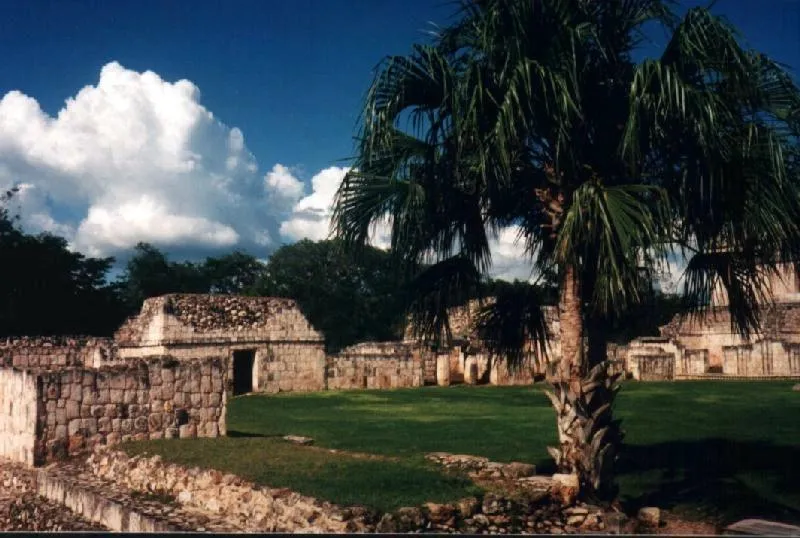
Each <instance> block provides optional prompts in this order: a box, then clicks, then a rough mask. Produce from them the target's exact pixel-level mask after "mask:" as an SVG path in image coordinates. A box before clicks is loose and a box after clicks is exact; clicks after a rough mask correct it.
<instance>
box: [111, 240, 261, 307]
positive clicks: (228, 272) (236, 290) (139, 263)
mask: <svg viewBox="0 0 800 538" xmlns="http://www.w3.org/2000/svg"><path fill="white" fill-rule="evenodd" d="M264 271H265V266H264V264H263V263H261V262H259V261H258V260H257V259H256V258H255V257H254V256H251V255H249V254H244V253H242V252H238V251H237V252H233V253H231V254H226V255H224V256H220V257H217V258H214V257H208V258H206V259H205V261H203V262H198V263H195V262H189V261H184V262H172V261H169V260H168V259H167V256H166V255H165V254H164V253H163V252H161V251H160V250H159V249H157V248H156V247H154V246H153V245H150V244H147V243H139V244H138V245H136V248H135V249H134V254H133V256H132V257H131V259H130V260H128V263H127V265H126V269H125V273H124V275H123V277H122V279H121V280H120V285H121V286H122V288H123V289H124V295H125V302H126V304H127V307H128V310H129V311H130V312H131V313H134V312H136V311H138V309H139V308H140V307H141V305H142V302H143V301H144V300H145V299H147V298H148V297H155V296H157V295H163V294H165V293H230V294H242V295H252V294H254V293H255V288H254V286H255V283H256V281H257V280H258V279H259V278H260V276H261V275H262V274H263V273H264Z"/></svg>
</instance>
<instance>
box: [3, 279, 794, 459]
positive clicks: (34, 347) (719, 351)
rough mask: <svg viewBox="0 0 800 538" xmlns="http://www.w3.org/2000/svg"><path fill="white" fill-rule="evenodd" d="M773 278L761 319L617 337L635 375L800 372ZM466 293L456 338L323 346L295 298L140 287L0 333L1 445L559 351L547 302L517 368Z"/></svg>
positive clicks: (52, 451)
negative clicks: (113, 322)
mask: <svg viewBox="0 0 800 538" xmlns="http://www.w3.org/2000/svg"><path fill="white" fill-rule="evenodd" d="M779 284H780V286H783V287H780V288H778V283H776V289H777V292H776V293H775V297H776V302H775V304H774V305H770V306H767V307H765V309H764V311H763V315H762V330H761V332H760V333H758V334H756V335H754V336H753V337H752V338H751V340H750V341H744V340H742V339H741V338H740V337H739V336H738V335H736V334H735V333H734V332H733V331H732V330H731V326H730V322H729V318H728V317H727V313H726V311H725V308H724V306H722V305H717V306H715V307H714V308H713V309H712V311H711V312H710V313H709V314H708V315H706V316H704V317H701V318H697V319H689V320H684V319H680V318H676V319H674V320H673V321H672V322H671V323H669V324H668V325H666V326H665V327H662V330H661V336H660V337H648V338H639V339H637V340H634V341H633V342H630V343H629V344H628V345H625V346H617V347H612V349H611V350H610V354H611V356H612V357H611V358H612V359H613V362H614V364H615V368H620V369H624V370H625V371H626V372H628V373H629V374H630V375H631V376H632V377H634V378H636V379H642V380H650V379H696V378H709V377H722V378H735V377H747V378H752V377H758V378H782V377H800V294H798V293H797V289H798V288H797V282H796V281H795V280H790V279H788V278H787V279H785V280H780V281H779ZM477 309H478V303H477V302H475V301H472V302H470V303H469V304H467V305H465V306H463V307H459V308H455V309H452V310H451V316H450V318H451V320H450V321H451V330H452V334H453V335H454V341H453V345H452V346H451V347H450V348H449V349H444V350H443V349H438V350H435V349H431V348H428V347H425V346H423V345H421V343H419V342H417V341H415V340H414V339H413V338H411V337H410V333H407V334H406V338H405V340H404V341H401V342H366V343H361V344H357V345H354V346H351V347H348V348H345V349H343V350H341V351H340V352H339V353H336V354H326V353H325V349H324V338H323V335H322V334H320V333H319V331H317V330H315V329H314V328H313V327H312V326H311V325H310V323H309V322H308V320H307V319H306V318H305V317H304V316H303V314H302V313H301V312H300V310H299V308H298V307H297V304H296V303H295V302H294V301H292V300H290V299H280V298H268V297H241V296H226V295H193V294H171V295H165V296H161V297H153V298H150V299H147V300H146V301H145V302H144V304H143V306H142V309H141V312H140V313H139V315H137V316H134V317H132V318H130V319H128V320H127V321H126V322H125V323H124V324H123V325H122V326H121V327H120V328H119V330H118V331H117V332H116V334H115V335H114V337H113V338H91V337H36V338H33V337H14V338H7V339H6V340H5V341H0V456H5V457H8V458H10V459H12V460H15V461H20V462H24V463H26V464H29V465H41V464H44V463H46V462H48V461H51V460H55V459H59V458H62V457H64V456H66V455H69V454H75V453H78V452H80V451H83V450H85V449H88V448H90V447H92V446H94V445H97V444H115V443H118V442H121V441H128V440H144V439H160V438H176V437H181V438H186V437H216V436H220V435H225V434H226V423H225V410H226V405H227V400H228V398H230V397H231V396H233V395H239V394H245V393H248V392H279V391H320V390H343V389H372V388H375V389H387V388H401V387H419V386H422V385H428V384H433V385H451V384H458V383H465V384H481V383H488V384H493V385H520V384H530V383H532V382H533V381H534V380H535V379H536V378H537V377H541V376H543V374H544V372H545V370H546V364H547V361H548V360H555V359H557V357H558V355H559V349H560V346H559V342H558V338H557V336H558V333H559V331H558V315H557V311H556V309H555V308H550V309H549V310H548V311H547V314H546V315H547V319H548V327H549V330H550V333H551V334H552V335H553V338H552V339H551V340H550V342H549V345H548V348H549V349H548V354H547V356H540V355H539V354H538V353H537V352H535V351H534V349H533V346H529V348H528V350H527V354H526V355H527V356H526V358H525V360H524V363H523V365H522V367H521V368H519V369H515V370H510V369H509V368H508V366H507V365H506V364H505V362H504V361H497V360H490V358H489V355H488V353H487V351H486V348H485V345H484V344H483V343H482V342H481V341H480V339H479V338H478V336H477V334H476V331H475V327H474V324H475V315H476V313H477Z"/></svg>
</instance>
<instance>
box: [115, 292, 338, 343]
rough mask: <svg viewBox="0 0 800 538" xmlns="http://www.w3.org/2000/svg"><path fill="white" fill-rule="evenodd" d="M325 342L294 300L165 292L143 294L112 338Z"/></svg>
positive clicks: (124, 340)
mask: <svg viewBox="0 0 800 538" xmlns="http://www.w3.org/2000/svg"><path fill="white" fill-rule="evenodd" d="M234 335H235V338H236V340H237V341H247V340H253V341H262V340H273V341H275V340H281V341H315V342H316V341H323V337H322V335H321V334H320V333H319V332H317V331H316V330H315V329H314V328H313V327H312V326H311V324H310V323H309V322H308V320H307V319H306V318H305V316H304V315H303V313H302V312H301V311H300V308H299V307H298V306H297V303H296V302H295V301H294V300H292V299H284V298H275V297H245V296H240V295H212V294H169V295H162V296H160V297H152V298H149V299H146V300H145V301H144V304H143V305H142V310H141V313H140V314H139V315H138V316H136V317H135V318H130V319H128V320H127V321H126V322H125V323H124V324H123V325H122V327H120V329H119V330H118V331H117V333H116V335H115V338H116V340H117V343H118V344H119V345H121V346H126V347H127V346H138V345H159V344H168V343H180V342H183V343H202V342H203V341H206V340H207V341H212V340H214V341H220V340H225V339H230V338H232V337H233V336H234Z"/></svg>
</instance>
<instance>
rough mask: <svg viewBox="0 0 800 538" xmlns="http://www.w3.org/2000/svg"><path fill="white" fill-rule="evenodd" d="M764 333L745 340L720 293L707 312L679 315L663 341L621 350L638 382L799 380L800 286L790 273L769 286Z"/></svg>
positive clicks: (763, 311)
mask: <svg viewBox="0 0 800 538" xmlns="http://www.w3.org/2000/svg"><path fill="white" fill-rule="evenodd" d="M769 285H770V288H771V293H772V297H773V302H772V304H766V305H762V307H761V311H760V315H759V322H760V326H761V327H760V330H759V331H758V332H756V333H755V334H751V335H750V338H749V339H744V338H743V337H742V336H740V335H739V334H738V333H736V331H734V330H733V328H732V325H731V318H730V314H729V313H728V309H727V306H726V305H727V299H726V297H725V294H724V292H723V291H722V290H721V289H718V290H716V292H715V293H714V296H713V298H712V303H711V305H710V307H709V309H708V311H707V312H705V313H703V314H702V315H700V316H695V317H681V316H679V315H678V316H675V317H674V318H673V319H672V320H671V321H670V322H669V323H668V324H667V325H664V326H663V327H661V328H660V333H661V336H659V337H643V338H637V339H636V340H634V341H632V342H630V343H629V344H628V345H627V346H623V347H621V348H618V349H617V350H616V353H617V356H618V357H619V358H620V359H622V360H624V361H625V364H626V369H627V370H628V371H629V372H630V374H631V376H632V377H634V378H635V379H641V380H659V379H676V380H679V379H708V378H719V379H732V378H750V379H781V378H786V379H791V378H800V293H798V292H800V281H798V279H797V275H796V274H795V273H794V271H793V270H791V268H784V269H782V270H781V271H780V272H779V273H778V274H777V275H775V276H773V277H772V278H771V279H770V282H769Z"/></svg>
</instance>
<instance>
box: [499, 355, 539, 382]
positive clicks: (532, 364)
mask: <svg viewBox="0 0 800 538" xmlns="http://www.w3.org/2000/svg"><path fill="white" fill-rule="evenodd" d="M535 371H536V361H535V358H534V357H533V356H532V355H530V354H529V355H528V356H527V357H525V358H524V359H523V361H522V364H520V365H519V366H518V367H516V368H511V367H510V366H509V364H508V362H507V361H505V360H493V361H492V370H491V372H490V374H489V383H491V384H492V385H498V386H512V385H530V384H532V383H533V374H534V372H535Z"/></svg>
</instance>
